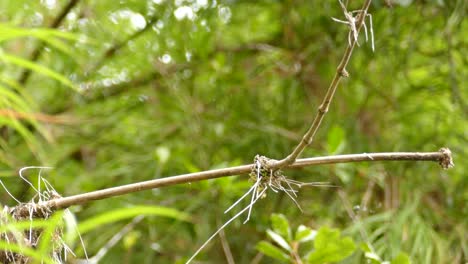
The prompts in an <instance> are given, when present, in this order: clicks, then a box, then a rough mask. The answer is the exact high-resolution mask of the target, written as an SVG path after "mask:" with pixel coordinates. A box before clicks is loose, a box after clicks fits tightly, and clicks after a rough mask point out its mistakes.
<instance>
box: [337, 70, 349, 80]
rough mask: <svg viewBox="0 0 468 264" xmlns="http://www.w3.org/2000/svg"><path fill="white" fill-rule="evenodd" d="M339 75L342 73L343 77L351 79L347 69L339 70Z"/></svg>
mask: <svg viewBox="0 0 468 264" xmlns="http://www.w3.org/2000/svg"><path fill="white" fill-rule="evenodd" d="M339 73H340V75H341V77H344V78H348V77H349V73H348V71H346V69H345V68H343V69H341V70H339Z"/></svg>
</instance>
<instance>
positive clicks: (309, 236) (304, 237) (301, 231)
mask: <svg viewBox="0 0 468 264" xmlns="http://www.w3.org/2000/svg"><path fill="white" fill-rule="evenodd" d="M316 235H317V231H315V230H312V229H310V228H308V227H307V226H304V225H300V226H299V227H298V228H297V230H296V234H295V235H294V240H295V241H298V242H306V241H311V240H313V239H314V238H315V236H316Z"/></svg>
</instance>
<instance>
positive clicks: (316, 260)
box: [307, 227, 356, 264]
mask: <svg viewBox="0 0 468 264" xmlns="http://www.w3.org/2000/svg"><path fill="white" fill-rule="evenodd" d="M314 247H315V250H314V251H313V252H312V253H311V254H310V255H309V257H308V259H307V261H308V263H313V264H320V263H328V262H338V261H341V260H343V259H345V258H346V257H348V256H350V255H351V254H352V253H353V252H354V250H355V249H356V245H355V244H354V242H353V240H352V239H351V238H350V237H344V238H340V231H339V230H338V229H331V228H329V227H322V228H320V229H319V231H318V233H317V236H316V237H315V240H314Z"/></svg>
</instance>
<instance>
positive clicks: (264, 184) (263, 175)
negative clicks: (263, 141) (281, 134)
mask: <svg viewBox="0 0 468 264" xmlns="http://www.w3.org/2000/svg"><path fill="white" fill-rule="evenodd" d="M275 161H276V160H274V159H270V158H267V157H265V156H261V155H256V156H255V158H254V164H253V166H252V170H251V172H250V174H249V176H250V180H252V181H253V182H255V183H256V184H258V188H257V192H258V193H260V192H262V191H263V190H264V189H266V188H268V187H269V186H271V185H272V184H274V183H276V182H278V180H279V179H280V178H284V176H283V172H282V171H281V170H280V169H275V168H274V167H273V166H272V165H273V164H274V162H275ZM265 196H266V193H264V194H263V197H265ZM263 197H262V198H263Z"/></svg>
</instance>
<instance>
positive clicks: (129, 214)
mask: <svg viewBox="0 0 468 264" xmlns="http://www.w3.org/2000/svg"><path fill="white" fill-rule="evenodd" d="M138 215H154V216H163V217H169V218H174V219H177V220H181V221H189V219H190V217H189V215H187V214H185V213H182V212H179V211H177V210H175V209H172V208H166V207H160V206H135V207H130V208H122V209H117V210H112V211H109V212H105V213H102V214H100V215H97V216H94V217H91V218H89V219H87V220H85V221H83V222H81V223H80V224H79V225H78V230H79V231H80V233H81V234H84V233H86V232H89V231H91V230H93V229H96V228H98V227H100V226H102V225H105V224H109V223H113V222H117V221H120V220H123V219H129V218H133V217H135V216H138Z"/></svg>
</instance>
